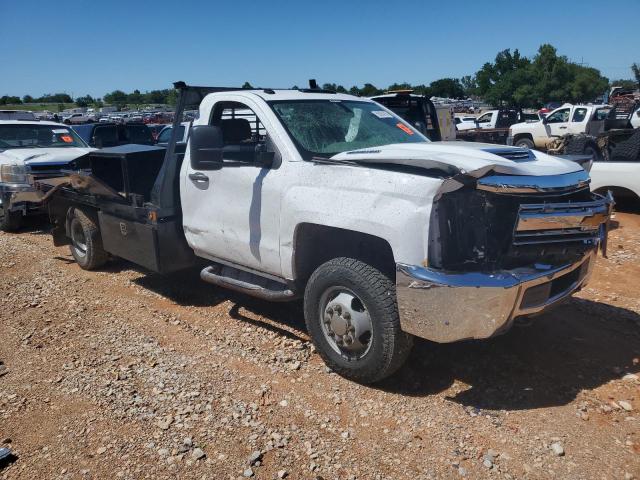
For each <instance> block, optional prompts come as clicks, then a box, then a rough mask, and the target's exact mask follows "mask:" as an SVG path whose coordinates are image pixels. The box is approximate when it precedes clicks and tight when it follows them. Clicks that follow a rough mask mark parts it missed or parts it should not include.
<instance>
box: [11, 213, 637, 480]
mask: <svg viewBox="0 0 640 480" xmlns="http://www.w3.org/2000/svg"><path fill="white" fill-rule="evenodd" d="M617 221H618V222H619V225H618V228H617V229H615V230H614V231H612V233H611V237H610V238H611V240H610V247H609V249H610V255H609V258H608V259H603V258H599V259H598V265H597V270H596V272H595V274H594V276H593V278H592V280H591V283H590V285H589V286H588V287H587V288H586V289H585V290H583V291H582V292H580V293H579V294H578V295H577V296H576V298H574V299H572V300H570V301H568V302H567V303H565V304H564V305H562V306H560V307H558V308H557V309H556V310H554V311H552V312H550V313H547V314H545V315H543V316H541V317H539V318H537V319H536V320H535V322H533V323H532V324H531V325H529V326H526V327H525V326H521V327H516V328H514V329H512V330H511V331H510V332H509V333H508V334H506V335H504V336H502V337H499V338H495V339H492V340H489V341H479V342H465V343H459V344H453V345H435V344H432V343H429V342H425V341H419V342H418V343H417V346H416V348H415V349H414V351H413V353H412V355H411V357H410V359H409V362H408V363H407V365H406V366H405V367H404V368H403V369H402V370H401V371H400V372H399V373H398V374H397V375H396V376H395V377H393V378H392V379H389V380H388V381H386V382H384V383H383V384H381V385H377V386H375V387H364V386H359V385H357V384H354V383H352V382H349V381H346V380H344V379H342V378H341V377H338V376H337V375H335V374H333V373H331V372H329V371H328V370H327V369H326V368H325V366H324V364H323V363H322V362H321V361H320V359H319V357H318V355H317V354H316V353H314V351H313V348H312V347H311V345H310V343H309V342H308V337H307V335H306V332H305V329H304V324H303V319H302V311H301V307H300V305H298V304H286V305H282V304H269V303H266V302H261V301H257V300H252V299H250V298H248V297H245V296H242V295H238V294H233V293H230V292H227V291H224V290H220V289H216V288H215V287H213V286H211V285H208V284H205V283H202V282H201V281H200V280H199V278H198V274H197V273H198V272H184V273H181V274H179V275H171V276H167V277H161V276H157V275H150V274H146V273H144V272H142V271H139V270H137V269H136V268H134V266H132V265H131V264H129V263H126V262H124V261H113V262H111V263H110V264H109V266H108V267H107V268H106V269H104V270H102V271H99V272H85V271H83V270H80V269H79V268H78V267H77V265H75V264H74V263H73V262H72V259H71V256H70V255H69V252H68V250H67V249H66V248H54V247H53V246H52V242H51V239H50V236H49V235H48V234H47V232H46V231H42V230H40V229H39V227H38V226H37V224H35V223H34V224H33V225H31V226H30V227H29V228H27V229H26V230H25V231H23V232H21V233H20V234H0V279H1V281H0V362H2V363H3V365H0V447H3V446H5V447H10V448H11V449H12V451H13V452H14V453H15V454H16V456H17V459H15V461H14V462H13V463H11V464H9V465H5V466H4V468H2V467H0V479H28V480H31V479H67V478H69V479H76V478H77V479H89V478H99V479H114V478H115V479H138V478H151V479H165V478H167V479H168V478H180V479H190V478H194V479H227V478H229V479H235V478H247V477H253V478H260V479H273V478H290V479H307V478H309V479H320V478H322V479H327V480H328V479H338V478H339V479H389V480H395V479H429V478H463V477H466V478H473V479H475V478H505V479H520V478H528V479H539V478H540V479H541V478H557V479H601V478H602V479H626V480H629V479H632V478H640V432H639V430H640V428H639V427H640V414H639V412H640V380H639V378H638V374H639V371H640V296H639V295H638V289H639V288H640V215H637V214H635V215H634V214H618V215H617Z"/></svg>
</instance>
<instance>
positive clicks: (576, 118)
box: [571, 108, 587, 122]
mask: <svg viewBox="0 0 640 480" xmlns="http://www.w3.org/2000/svg"><path fill="white" fill-rule="evenodd" d="M586 116H587V109H586V108H576V110H575V112H573V118H572V119H571V121H572V122H582V121H583V120H584V119H585V118H586Z"/></svg>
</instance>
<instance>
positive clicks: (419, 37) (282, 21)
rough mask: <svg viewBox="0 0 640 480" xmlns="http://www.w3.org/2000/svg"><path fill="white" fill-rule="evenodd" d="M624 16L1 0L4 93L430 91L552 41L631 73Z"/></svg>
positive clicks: (561, 7) (600, 8) (601, 8)
mask: <svg viewBox="0 0 640 480" xmlns="http://www.w3.org/2000/svg"><path fill="white" fill-rule="evenodd" d="M620 8H622V10H620V9H617V10H616V9H615V8H614V7H613V6H612V4H611V3H607V2H604V1H602V0H599V1H591V0H582V1H579V0H576V1H561V0H555V1H551V0H533V1H528V2H521V1H517V0H512V1H506V0H500V1H491V0H476V1H467V0H453V1H452V0H450V1H446V2H445V1H436V2H431V1H422V2H421V1H413V0H404V1H402V2H398V1H395V2H389V1H377V0H368V1H350V0H341V1H334V0H326V1H317V0H316V1H296V2H290V1H280V0H262V1H260V2H253V1H251V0H244V1H233V2H231V1H216V0H211V1H204V0H180V1H177V0H172V1H167V0H109V1H107V0H66V1H63V2H54V1H51V0H39V1H36V0H0V45H2V62H1V63H0V65H1V66H2V68H1V69H0V71H1V73H0V95H5V94H10V95H20V96H22V95H24V94H31V95H33V96H39V95H42V94H44V93H54V92H59V91H64V92H67V93H69V94H71V95H73V96H74V97H77V96H80V95H84V94H87V93H88V94H91V95H94V96H102V95H103V94H104V93H107V92H109V91H112V90H114V89H121V90H125V91H131V90H133V89H134V88H139V89H140V90H141V91H145V90H152V89H158V88H168V87H169V86H170V84H171V83H172V82H173V81H175V80H184V81H186V82H187V83H192V84H201V85H225V86H226V85H230V86H236V85H238V86H239V85H241V84H242V83H244V81H249V82H251V83H252V84H253V85H254V86H261V87H266V86H269V87H290V86H293V85H296V84H297V85H305V84H306V81H307V79H309V78H316V79H318V82H319V83H323V82H335V83H339V84H343V85H344V86H346V87H347V88H348V87H349V86H351V85H354V84H358V85H362V84H363V83H364V82H371V83H373V84H375V85H377V86H379V87H385V86H387V85H389V84H390V83H393V82H396V81H397V82H403V81H406V82H410V83H426V84H428V83H429V82H431V81H433V80H436V79H438V78H442V77H460V76H462V75H466V74H472V73H474V72H476V71H477V70H478V69H479V68H480V67H481V66H482V64H483V63H484V62H487V61H491V60H493V58H494V57H495V55H496V53H497V52H498V51H500V50H502V49H505V48H511V49H514V48H518V49H520V51H521V52H522V53H523V54H525V55H528V56H529V55H533V54H534V53H535V51H536V50H537V48H538V46H539V45H540V44H542V43H551V44H553V45H554V46H556V47H557V48H558V50H559V52H560V53H561V54H564V55H567V56H568V57H569V58H571V59H572V60H574V61H578V62H584V63H586V64H588V65H590V66H593V67H596V68H599V69H600V70H601V71H602V73H603V74H604V75H605V76H607V77H609V78H612V79H616V78H630V77H631V72H630V70H629V66H630V65H631V64H632V63H633V62H639V63H640V50H638V47H639V46H640V28H639V27H638V22H637V18H638V17H639V14H640V0H627V2H626V3H625V6H624V7H620ZM612 9H613V10H616V13H614V17H617V20H616V19H615V18H610V17H609V12H610V11H611V10H612ZM621 19H622V21H621ZM624 19H627V20H624ZM614 23H615V27H614V26H613V25H614ZM614 30H615V33H614Z"/></svg>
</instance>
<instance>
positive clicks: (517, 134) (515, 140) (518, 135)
mask: <svg viewBox="0 0 640 480" xmlns="http://www.w3.org/2000/svg"><path fill="white" fill-rule="evenodd" d="M521 138H528V139H529V140H531V141H532V142H533V135H531V134H530V133H516V134H515V135H514V136H513V143H516V142H517V141H518V140H520V139H521Z"/></svg>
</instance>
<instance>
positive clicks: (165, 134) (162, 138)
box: [158, 128, 171, 143]
mask: <svg viewBox="0 0 640 480" xmlns="http://www.w3.org/2000/svg"><path fill="white" fill-rule="evenodd" d="M169 140H171V128H165V129H164V130H162V132H160V135H158V143H169Z"/></svg>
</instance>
